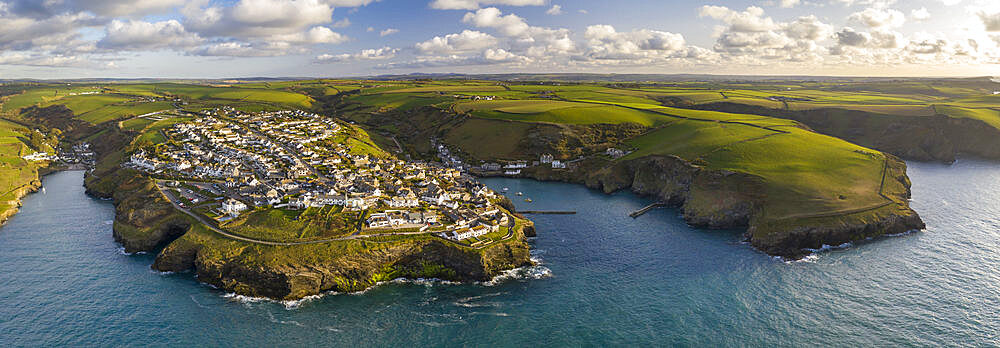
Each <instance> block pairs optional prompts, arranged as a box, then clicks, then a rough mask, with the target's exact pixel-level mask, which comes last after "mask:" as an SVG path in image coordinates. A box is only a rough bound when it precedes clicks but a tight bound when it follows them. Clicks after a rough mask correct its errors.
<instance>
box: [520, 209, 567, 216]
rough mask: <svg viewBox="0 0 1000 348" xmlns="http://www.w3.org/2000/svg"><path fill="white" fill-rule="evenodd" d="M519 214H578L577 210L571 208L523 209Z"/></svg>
mask: <svg viewBox="0 0 1000 348" xmlns="http://www.w3.org/2000/svg"><path fill="white" fill-rule="evenodd" d="M517 213H518V214H549V215H573V214H576V212H575V211H571V210H521V211H518V212H517Z"/></svg>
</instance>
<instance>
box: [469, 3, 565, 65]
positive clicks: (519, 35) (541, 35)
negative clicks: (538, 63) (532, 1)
mask: <svg viewBox="0 0 1000 348" xmlns="http://www.w3.org/2000/svg"><path fill="white" fill-rule="evenodd" d="M462 22H464V23H467V24H471V25H473V26H476V27H479V28H491V29H494V30H496V31H497V32H498V33H499V34H500V35H501V36H504V37H507V38H511V39H512V40H510V44H511V47H510V50H511V51H513V52H516V53H524V54H525V55H527V56H529V57H542V56H546V55H554V54H566V53H568V52H571V51H573V50H575V49H576V45H575V44H574V42H573V40H572V39H571V38H570V35H569V34H570V32H569V30H567V29H562V28H559V29H551V28H543V27H536V26H531V25H528V23H527V22H526V21H525V20H524V18H521V17H519V16H517V15H515V14H508V15H504V14H503V13H502V12H501V11H500V10H499V9H497V8H495V7H488V8H484V9H479V10H477V11H476V12H469V13H466V14H465V16H464V17H462Z"/></svg>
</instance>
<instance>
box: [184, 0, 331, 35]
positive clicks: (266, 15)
mask: <svg viewBox="0 0 1000 348" xmlns="http://www.w3.org/2000/svg"><path fill="white" fill-rule="evenodd" d="M204 3H205V2H204V1H202V2H201V3H197V2H196V3H192V4H189V5H188V6H185V8H184V9H183V10H182V11H181V12H182V13H183V14H184V16H185V23H184V24H185V27H187V28H188V30H190V31H194V32H197V33H199V34H201V35H203V36H229V37H237V38H252V37H266V36H271V35H280V34H290V33H294V32H298V31H302V30H305V29H306V28H310V27H313V26H316V25H320V24H326V23H330V22H331V17H332V16H333V7H332V6H331V5H329V4H327V3H323V2H320V1H319V0H290V1H280V0H240V1H239V2H237V3H236V4H234V5H233V6H230V7H222V6H208V7H205V6H202V5H204Z"/></svg>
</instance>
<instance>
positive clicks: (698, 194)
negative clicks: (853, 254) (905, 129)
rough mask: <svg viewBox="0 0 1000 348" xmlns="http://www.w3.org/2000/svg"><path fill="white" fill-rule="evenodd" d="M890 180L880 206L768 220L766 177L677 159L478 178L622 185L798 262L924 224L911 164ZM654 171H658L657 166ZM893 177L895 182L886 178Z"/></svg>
mask: <svg viewBox="0 0 1000 348" xmlns="http://www.w3.org/2000/svg"><path fill="white" fill-rule="evenodd" d="M888 161H889V162H891V164H889V162H887V164H886V169H885V171H886V172H884V173H883V176H884V177H883V185H890V184H891V185H895V186H897V187H896V190H895V191H896V193H897V194H895V195H893V197H888V196H884V195H883V197H884V198H886V200H887V201H886V202H885V203H883V204H880V205H878V206H873V207H866V208H862V209H857V210H854V211H845V212H834V213H823V214H800V215H801V216H797V217H792V218H785V219H778V220H774V219H767V218H766V217H764V216H763V215H764V214H763V213H762V211H763V210H764V207H763V206H764V205H765V204H766V201H765V200H764V197H766V194H764V193H763V192H764V190H763V186H764V185H765V183H763V182H762V181H761V180H760V178H758V177H755V176H752V175H747V174H743V173H738V172H730V171H721V170H708V169H705V168H703V167H700V166H697V165H694V164H692V163H690V162H688V161H685V160H683V159H681V158H679V157H677V156H661V157H656V156H654V157H647V158H639V159H634V160H630V161H626V162H611V161H608V160H606V159H599V158H598V159H594V158H588V159H584V160H582V161H580V162H579V163H578V166H577V168H576V169H575V170H559V171H556V170H552V169H548V168H545V167H535V168H529V169H528V170H522V171H521V174H518V175H503V174H500V173H495V174H487V173H483V172H478V173H476V174H475V175H476V176H477V177H484V178H485V177H506V178H511V177H513V178H524V179H532V180H537V181H543V182H545V181H553V182H564V183H572V184H580V185H584V186H585V187H587V188H590V189H594V190H598V191H602V192H604V193H606V194H611V193H614V192H617V191H620V190H629V191H630V192H632V193H634V194H636V195H638V196H640V197H646V198H653V199H656V200H658V202H659V203H662V204H663V205H666V206H669V207H672V208H675V209H678V211H679V212H680V213H681V215H682V217H683V219H684V220H685V221H686V222H687V223H688V225H690V226H692V227H696V228H708V229H740V230H744V237H745V238H746V242H748V243H749V244H750V245H751V246H753V247H754V248H755V249H757V250H759V251H761V252H764V253H766V254H768V255H770V256H777V257H781V258H784V259H791V260H798V259H801V258H803V257H806V256H808V255H809V254H811V253H812V251H811V250H819V249H822V248H823V246H825V245H842V244H845V243H853V242H858V241H863V240H868V239H871V238H875V237H880V236H885V235H897V234H901V233H908V232H911V231H914V230H922V229H924V228H925V225H924V223H923V221H922V220H921V219H920V217H919V215H918V214H917V213H916V212H915V211H913V210H912V209H910V207H909V204H908V199H909V196H910V182H909V179H908V178H907V177H906V164H905V162H904V161H902V160H900V159H898V158H895V157H889V158H888ZM650 169H652V171H650ZM886 178H888V181H889V183H886Z"/></svg>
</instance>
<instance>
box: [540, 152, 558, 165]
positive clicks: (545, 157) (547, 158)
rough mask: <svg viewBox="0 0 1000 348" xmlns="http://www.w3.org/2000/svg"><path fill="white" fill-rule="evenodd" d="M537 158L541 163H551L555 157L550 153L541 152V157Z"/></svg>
mask: <svg viewBox="0 0 1000 348" xmlns="http://www.w3.org/2000/svg"><path fill="white" fill-rule="evenodd" d="M538 160H539V161H540V162H542V163H552V161H553V160H555V157H553V156H552V154H549V153H543V154H542V157H541V158H539V159H538Z"/></svg>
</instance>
